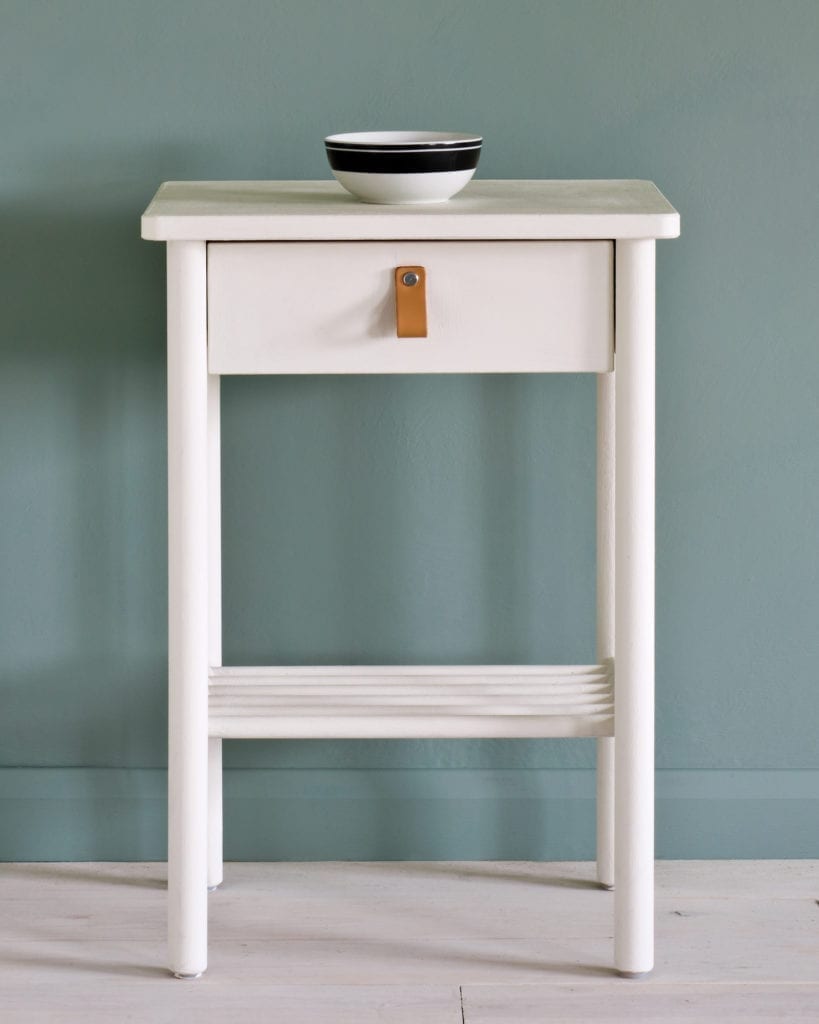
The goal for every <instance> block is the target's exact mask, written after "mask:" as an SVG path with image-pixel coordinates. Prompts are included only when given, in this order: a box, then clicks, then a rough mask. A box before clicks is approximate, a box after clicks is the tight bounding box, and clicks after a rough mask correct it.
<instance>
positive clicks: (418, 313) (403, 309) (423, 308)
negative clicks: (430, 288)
mask: <svg viewBox="0 0 819 1024" xmlns="http://www.w3.org/2000/svg"><path fill="white" fill-rule="evenodd" d="M395 330H396V334H397V336H398V337H399V338H426V336H427V275H426V271H425V270H424V268H423V267H396V268H395Z"/></svg>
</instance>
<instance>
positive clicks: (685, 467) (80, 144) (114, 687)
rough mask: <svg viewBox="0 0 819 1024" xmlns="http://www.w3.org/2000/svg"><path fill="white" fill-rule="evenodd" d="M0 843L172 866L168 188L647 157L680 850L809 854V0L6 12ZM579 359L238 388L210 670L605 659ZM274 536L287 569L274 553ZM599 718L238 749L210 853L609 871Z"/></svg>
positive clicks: (813, 494) (817, 41)
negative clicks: (383, 137) (464, 155)
mask: <svg viewBox="0 0 819 1024" xmlns="http://www.w3.org/2000/svg"><path fill="white" fill-rule="evenodd" d="M2 23H3V30H2V32H1V33H0V69H2V72H0V73H2V77H3V83H2V89H0V127H1V128H2V131H1V132H0V137H2V140H3V142H2V146H0V190H1V191H0V203H2V231H0V261H1V263H2V265H1V266H0V348H1V350H2V369H1V372H0V473H1V474H2V487H0V545H1V547H0V553H1V554H2V562H1V563H0V651H1V652H2V657H0V666H2V668H1V671H2V680H0V686H1V687H2V697H1V699H0V708H2V712H1V713H0V763H2V765H3V766H4V767H3V768H2V769H0V856H3V857H7V858H21V859H22V858H29V857H30V858H35V859H37V858H39V859H49V858H57V859H59V858H71V857H78V858H126V859H128V858H132V857H146V858H147V857H162V856H163V850H164V813H165V812H164V804H163V799H162V793H163V775H162V767H163V765H164V760H165V731H166V714H165V678H164V676H165V672H164V660H165V651H166V625H165V622H166V611H167V607H166V596H165V582H164V580H165V569H166V558H165V524H166V519H165V494H166V490H165V469H166V464H165V455H164V436H165V408H164V403H165V385H164V348H163V345H164V339H163V333H164V277H163V274H164V253H163V251H162V247H161V246H159V245H155V244H153V245H152V244H148V243H144V242H141V241H140V239H139V215H140V213H141V211H142V209H143V207H144V206H145V204H146V203H147V201H148V200H149V198H150V197H151V195H152V193H153V191H154V190H155V188H156V186H157V185H158V184H159V182H160V181H162V180H165V179H173V178H176V179H185V178H188V179H209V178H227V179H230V178H326V177H329V172H328V169H327V166H326V162H325V157H324V153H323V149H322V145H321V140H322V137H323V136H324V135H325V134H327V133H329V132H331V131H343V130H353V129H359V128H379V127H440V128H452V129H464V130H469V131H476V132H481V133H483V134H484V136H485V139H486V142H485V149H484V154H483V156H482V159H481V165H480V168H479V175H480V176H482V177H488V178H490V177H492V178H494V177H497V178H515V177H522V178H526V177H531V178H539V177H543V178H575V177H577V178H607V177H608V178H617V177H624V178H626V177H640V178H651V179H653V180H655V181H656V182H657V183H658V184H659V185H660V187H661V188H662V189H663V190H664V191H665V192H666V194H667V195H668V196H669V197H670V199H671V200H672V201H673V202H674V203H675V205H677V207H678V208H679V209H680V210H681V212H682V217H683V235H682V238H681V239H679V240H678V241H673V242H666V243H661V244H660V245H659V246H658V287H659V295H658V313H657V326H658V446H657V448H658V466H657V468H658V474H657V487H658V497H657V517H658V521H657V540H658V554H657V589H658V608H657V628H658V634H657V694H658V696H657V727H658V729H657V742H658V752H657V766H658V769H659V770H660V774H659V779H658V795H659V805H658V814H659V820H658V851H659V853H660V854H661V855H662V856H738V857H741V856H766V855H781V856H808V855H814V856H816V855H819V815H817V813H816V811H817V797H818V796H819V745H818V744H817V739H816V722H817V721H818V720H819V688H818V687H817V686H816V665H817V664H819V649H818V648H819V628H817V621H819V614H817V613H818V612H819V607H817V602H818V599H817V582H819V551H818V550H817V548H818V547H819V545H817V508H819V465H818V460H817V439H819V403H817V394H819V344H818V343H819V287H817V281H819V258H818V257H817V252H819V247H818V246H817V239H819V198H818V197H819V188H817V184H818V182H817V166H819V117H817V111H819V62H817V60H816V54H817V51H819V5H817V3H816V2H815V0H806V2H796V0H782V2H778V3H775V4H774V3H771V2H769V0H720V2H719V3H716V2H714V0H707V2H700V0H688V2H686V3H679V2H677V0H647V2H634V0H619V2H613V0H612V2H605V0H564V2H523V0H511V2H510V0H507V2H506V3H499V2H474V3H469V2H465V0H460V2H454V0H415V2H413V3H412V4H385V3H383V0H380V2H375V0H372V2H362V0H350V2H348V3H345V4H336V3H330V2H321V3H319V2H315V0H298V2H296V0H292V2H286V3H273V2H270V0H266V2H262V0H258V2H251V0H234V2H232V3H230V4H224V3H217V2H215V0H171V2H168V0H162V2H160V0H140V2H139V3H124V2H116V3H111V2H109V0H73V2H71V3H68V2H62V3H60V2H41V3H37V4H31V3H29V2H22V0H6V2H5V3H4V4H3V18H2ZM592 413H593V381H592V380H590V379H588V380H587V379H576V378H570V377H565V378H563V377H544V378H518V377H509V378H500V377H486V378H404V379H391V380H390V379H383V378H376V379H353V378H351V379H330V378H317V379H289V378H282V379H278V380H272V379H258V380H229V381H227V382H226V383H225V386H224V414H223V415H224V451H225V465H224V484H225V515H224V531H225V536H224V547H225V656H226V659H227V660H230V661H233V662H245V663H253V662H281V663H293V664H298V663H310V662H313V663H316V662H344V661H371V662H390V661H393V662H401V661H410V662H412V661H415V662H430V661H436V662H468V661H474V662H480V661H490V662H518V661H519V662H538V661H552V662H562V661H588V660H590V659H591V658H592V657H593V620H592V615H593V607H594V597H593V578H594V564H593V563H594V547H593V513H592V509H591V499H592V497H593V459H594V451H593V420H592ZM260 550H261V551H263V552H264V553H263V554H259V552H260ZM593 753H594V751H593V745H592V744H591V743H589V742H585V741H583V742H571V743H570V742H565V741H564V742H554V741H552V742H515V743H512V742H503V743H501V742H461V743H441V742H438V743H433V742H419V743H409V742H401V743H380V742H369V743H316V742H313V743H303V744H297V743H246V744H243V745H239V744H235V745H228V749H227V753H226V759H227V764H228V765H229V766H231V771H230V774H229V779H228V782H227V792H228V804H227V811H226V813H227V821H228V837H227V845H226V850H227V855H228V856H233V857H242V858H245V857H247V858H254V857H255V858H261V857H291V856H292V857H316V858H318V857H348V856H354V857H370V856H372V857H405V856H406V857H446V856H454V857H482V856H508V857H518V856H520V857H563V856H567V857H568V856H571V857H590V856H591V855H592V850H593V834H592V822H593V805H592V800H591V797H592V794H593V781H592V776H591V772H590V769H591V767H592V765H593Z"/></svg>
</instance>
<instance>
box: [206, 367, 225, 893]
mask: <svg viewBox="0 0 819 1024" xmlns="http://www.w3.org/2000/svg"><path fill="white" fill-rule="evenodd" d="M219 393H220V378H219V377H218V376H216V375H214V376H211V377H208V662H209V664H210V665H211V666H212V667H213V668H216V667H217V666H220V665H221V664H222V496H221V484H222V466H221V458H222V456H221V438H220V414H221V409H220V400H219ZM222 877H223V867H222V741H221V739H219V738H218V737H215V736H214V737H211V738H210V739H209V740H208V889H209V890H213V889H216V888H217V887H218V886H219V885H221V884H222Z"/></svg>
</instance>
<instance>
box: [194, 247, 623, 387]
mask: <svg viewBox="0 0 819 1024" xmlns="http://www.w3.org/2000/svg"><path fill="white" fill-rule="evenodd" d="M402 266H422V267H423V268H424V272H425V287H426V310H427V337H424V338H417V337H412V338H399V337H397V334H396V311H395V288H396V283H395V270H396V267H402ZM613 349H614V330H613V252H612V243H611V242H606V241H602V242H586V241H582V242H569V241H567V242H534V241H521V242H428V241H423V242H212V243H210V244H209V245H208V365H209V369H210V372H211V373H219V374H230V373H242V374H251V373H532V372H566V371H572V372H575V371H587V372H597V373H600V372H605V371H608V370H610V369H611V368H612V353H613Z"/></svg>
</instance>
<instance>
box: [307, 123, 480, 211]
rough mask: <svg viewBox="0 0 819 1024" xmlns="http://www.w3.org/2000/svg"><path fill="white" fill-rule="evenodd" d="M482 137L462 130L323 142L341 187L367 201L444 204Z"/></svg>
mask: <svg viewBox="0 0 819 1024" xmlns="http://www.w3.org/2000/svg"><path fill="white" fill-rule="evenodd" d="M482 141H483V140H482V138H481V136H480V135H466V134H463V133H462V132H345V133H344V134H342V135H328V136H327V138H326V139H325V140H324V145H325V147H326V149H327V159H328V160H329V161H330V167H331V168H332V171H333V174H334V175H335V178H336V180H337V181H338V182H339V184H341V185H343V186H344V188H346V189H347V191H348V192H351V193H352V194H353V195H354V196H355V197H356V198H357V199H361V200H362V201H363V202H365V203H384V204H389V205H391V204H397V205H401V206H403V205H406V204H412V203H442V202H445V201H446V200H447V199H451V198H452V196H454V195H455V194H456V193H457V192H460V191H461V189H462V188H463V187H464V185H466V183H467V182H468V181H469V179H470V178H471V177H472V175H473V174H474V173H475V168H476V167H477V166H478V157H479V156H480V155H481V143H482Z"/></svg>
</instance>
